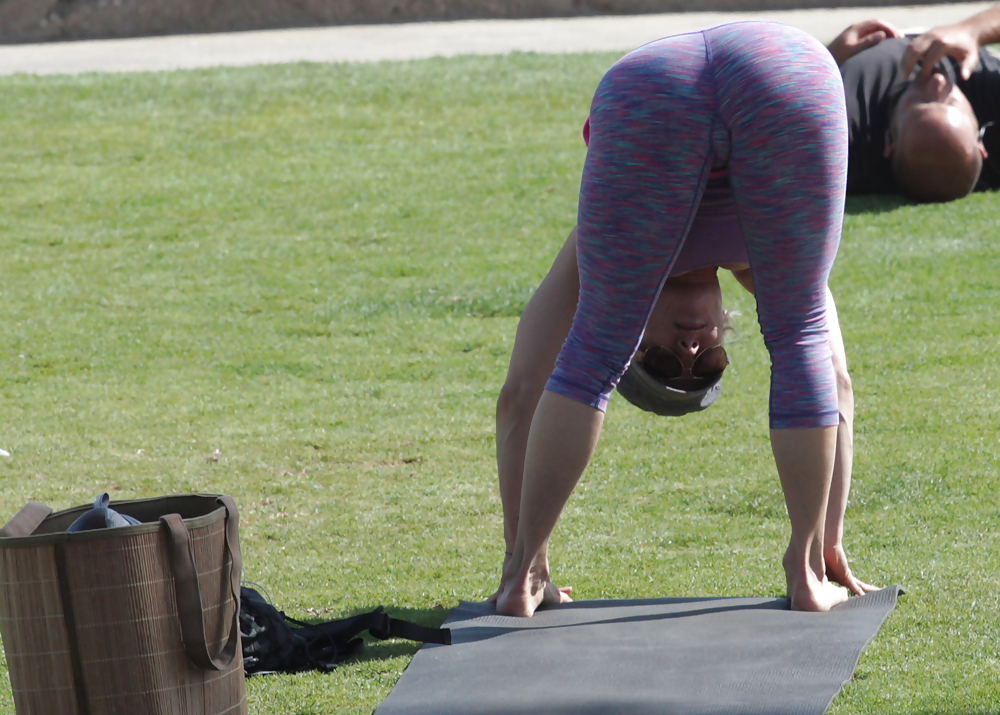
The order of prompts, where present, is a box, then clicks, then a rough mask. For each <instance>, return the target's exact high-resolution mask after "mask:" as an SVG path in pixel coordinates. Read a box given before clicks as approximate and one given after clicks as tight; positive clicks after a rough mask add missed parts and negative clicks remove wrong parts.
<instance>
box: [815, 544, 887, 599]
mask: <svg viewBox="0 0 1000 715" xmlns="http://www.w3.org/2000/svg"><path fill="white" fill-rule="evenodd" d="M823 558H824V560H825V561H826V576H827V578H829V579H830V580H831V581H836V582H837V583H839V584H840V585H841V586H846V587H847V589H848V590H849V591H850V592H851V593H853V594H854V595H855V596H863V595H865V594H866V593H869V592H871V591H878V590H879V587H878V586H872V585H871V584H867V583H865V582H864V581H861V580H860V579H857V578H855V577H854V574H853V573H851V566H850V564H848V562H847V553H846V552H845V551H844V547H843V545H841V544H838V545H837V546H833V547H831V548H829V549H825V550H824V554H823Z"/></svg>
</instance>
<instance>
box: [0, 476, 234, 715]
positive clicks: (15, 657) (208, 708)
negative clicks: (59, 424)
mask: <svg viewBox="0 0 1000 715" xmlns="http://www.w3.org/2000/svg"><path fill="white" fill-rule="evenodd" d="M113 506H114V509H115V510H116V511H118V512H119V513H121V514H127V515H128V516H131V517H134V518H135V519H138V520H139V521H140V522H143V523H141V524H138V525H136V526H123V527H117V528H110V529H97V530H94V531H80V532H73V533H69V532H67V531H66V529H67V528H68V527H69V525H70V524H72V523H73V521H75V520H76V518H77V517H79V516H80V515H81V514H83V513H84V512H85V511H87V510H88V509H89V508H90V507H89V506H82V507H77V508H75V509H68V510H66V511H62V512H59V513H56V514H52V513H51V510H50V509H48V508H47V507H43V506H41V505H40V504H28V505H27V506H25V507H24V508H23V509H22V510H21V511H20V512H18V514H17V515H16V516H15V517H14V518H13V519H11V521H10V522H8V524H7V525H6V526H5V527H4V528H3V529H2V530H0V636H2V637H3V646H4V650H5V651H6V654H7V666H8V669H9V671H10V681H11V686H12V689H13V691H14V704H15V707H16V709H17V715H245V714H246V712H247V704H246V690H245V683H244V675H243V658H242V650H241V648H240V629H239V611H240V604H239V594H240V574H241V570H242V558H241V556H240V545H239V516H238V514H237V511H236V503H235V502H234V501H233V500H232V498H230V497H228V496H219V495H190V496H175V497H163V498H158V499H142V500H135V501H121V502H115V503H114V504H113Z"/></svg>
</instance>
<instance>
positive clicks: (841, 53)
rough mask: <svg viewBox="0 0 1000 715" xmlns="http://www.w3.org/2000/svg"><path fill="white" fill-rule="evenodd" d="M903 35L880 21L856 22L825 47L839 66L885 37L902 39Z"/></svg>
mask: <svg viewBox="0 0 1000 715" xmlns="http://www.w3.org/2000/svg"><path fill="white" fill-rule="evenodd" d="M902 36H903V33H901V32H900V31H899V30H897V29H896V28H895V27H893V26H892V25H890V24H889V23H888V22H883V21H882V20H865V21H864V22H857V23H855V24H853V25H851V26H850V27H848V28H847V29H846V30H844V31H843V32H841V33H840V34H839V35H837V38H836V39H835V40H834V41H833V42H831V43H830V46H829V47H827V49H828V50H830V54H831V55H833V59H834V60H835V61H836V62H837V66H840V65H842V64H844V63H845V62H847V60H849V59H851V58H852V57H854V55H856V54H858V53H859V52H864V51H865V50H867V49H868V48H869V47H874V46H875V45H877V44H878V43H880V42H881V41H882V40H884V39H886V38H887V37H902Z"/></svg>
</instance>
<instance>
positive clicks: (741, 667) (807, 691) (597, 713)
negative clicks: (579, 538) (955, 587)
mask: <svg viewBox="0 0 1000 715" xmlns="http://www.w3.org/2000/svg"><path fill="white" fill-rule="evenodd" d="M899 593H901V589H900V588H899V587H898V586H893V587H891V588H886V589H882V590H881V591H877V592H875V593H870V594H866V595H865V596H860V597H854V598H851V599H850V600H848V601H847V602H846V603H843V604H841V605H839V606H837V607H836V608H835V609H834V610H832V611H830V612H829V613H802V612H800V611H791V610H789V606H788V601H787V599H783V598H660V599H635V600H602V601H575V602H573V603H568V604H563V605H559V606H553V607H549V608H546V609H543V610H541V611H539V612H538V613H536V614H535V616H534V617H532V618H510V617H505V616H497V615H496V608H495V606H494V604H491V603H464V602H463V603H461V604H460V605H459V606H457V607H456V608H455V609H454V610H452V612H451V615H450V617H449V618H448V620H447V621H446V622H445V626H446V627H448V628H451V633H452V645H451V646H450V647H448V648H444V647H439V646H434V645H427V646H424V647H423V648H422V649H421V650H420V651H419V652H418V653H417V654H416V656H414V658H413V661H412V662H411V663H410V666H409V667H408V668H407V669H406V671H405V672H404V673H403V675H402V677H401V678H400V679H399V682H398V683H397V684H396V687H395V688H393V690H392V692H391V693H389V696H388V697H387V698H386V699H385V701H384V702H383V703H382V704H381V705H380V706H379V707H378V709H376V711H375V715H522V714H523V715H528V714H529V713H530V714H531V715H619V714H620V715H626V714H628V715H664V714H667V713H669V714H670V715H708V714H709V713H711V714H713V715H822V713H823V712H824V711H825V710H826V709H827V707H829V705H830V702H831V701H832V700H833V698H834V697H835V696H836V694H837V693H838V692H839V691H840V688H841V687H842V686H843V684H844V683H846V682H847V681H849V680H850V679H851V676H852V674H853V672H854V668H855V666H856V665H857V662H858V658H859V657H860V655H861V651H862V650H863V649H864V647H865V646H866V645H867V644H868V642H869V641H870V640H871V639H872V638H873V637H874V636H875V634H876V633H878V630H879V627H880V626H881V625H882V621H883V620H884V619H885V618H886V616H887V615H888V614H889V612H890V611H891V610H892V609H893V607H894V606H895V605H896V599H897V597H898V595H899Z"/></svg>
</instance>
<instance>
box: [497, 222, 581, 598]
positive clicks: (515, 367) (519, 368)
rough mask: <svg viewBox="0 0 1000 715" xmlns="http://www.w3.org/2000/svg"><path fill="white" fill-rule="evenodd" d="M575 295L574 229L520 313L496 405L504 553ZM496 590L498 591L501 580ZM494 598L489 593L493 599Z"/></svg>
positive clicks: (511, 538)
mask: <svg viewBox="0 0 1000 715" xmlns="http://www.w3.org/2000/svg"><path fill="white" fill-rule="evenodd" d="M579 292H580V279H579V274H578V272H577V267H576V229H575V228H574V229H573V230H572V231H571V232H570V234H569V238H567V239H566V243H565V244H564V245H563V247H562V250H560V251H559V255H558V256H556V260H555V262H554V263H553V264H552V268H551V269H550V270H549V273H548V275H547V276H546V277H545V280H543V281H542V283H541V285H540V286H538V290H536V291H535V294H534V295H533V296H532V297H531V300H530V301H528V305H527V306H526V307H525V309H524V313H523V315H522V316H521V321H520V322H519V323H518V326H517V334H516V337H515V338H514V350H513V352H512V354H511V358H510V368H509V369H508V371H507V379H506V381H505V382H504V385H503V387H502V388H501V390H500V397H499V399H498V400H497V414H496V424H497V445H496V446H497V470H498V472H499V475H500V499H501V501H502V503H503V532H504V541H505V542H506V545H507V552H508V554H509V553H510V552H512V551H513V549H514V539H515V536H516V534H517V524H518V514H519V512H520V509H521V488H522V480H523V474H524V455H525V451H526V449H527V444H528V430H529V428H530V427H531V420H532V418H533V417H534V415H535V408H536V407H537V405H538V400H539V398H541V396H542V391H543V390H544V388H545V381H546V380H548V378H549V375H551V374H552V368H553V367H554V365H555V362H556V357H558V355H559V350H560V348H562V344H563V342H564V341H565V340H566V335H567V334H568V333H569V329H570V325H572V323H573V314H574V313H575V312H576V301H577V296H578V294H579ZM508 561H509V555H508V557H507V558H506V559H505V560H504V564H505V566H506V564H507V562H508ZM500 587H501V590H502V589H503V582H502V581H501V584H500ZM499 593H500V592H499V591H498V592H497V593H496V594H494V596H493V599H494V600H495V598H496V596H498V595H499Z"/></svg>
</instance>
